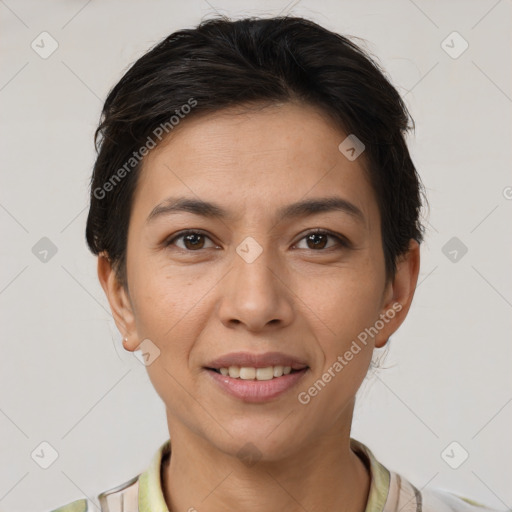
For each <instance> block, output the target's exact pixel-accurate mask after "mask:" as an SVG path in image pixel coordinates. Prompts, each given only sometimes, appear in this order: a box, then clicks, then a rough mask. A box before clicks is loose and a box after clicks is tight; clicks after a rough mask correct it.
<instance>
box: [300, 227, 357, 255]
mask: <svg viewBox="0 0 512 512" xmlns="http://www.w3.org/2000/svg"><path fill="white" fill-rule="evenodd" d="M329 238H331V239H333V240H335V241H336V244H337V245H338V246H341V247H349V243H348V241H347V240H346V239H345V238H343V237H342V236H340V235H334V234H333V233H330V232H329V231H325V230H322V229H316V230H314V231H310V232H309V233H308V234H307V235H306V236H304V237H303V238H301V240H300V241H301V242H302V240H305V241H306V245H307V247H305V249H312V250H314V251H317V250H321V249H326V245H327V243H328V239H329ZM336 244H335V245H334V247H336ZM299 248H300V247H299ZM332 248H333V246H330V247H327V249H332Z"/></svg>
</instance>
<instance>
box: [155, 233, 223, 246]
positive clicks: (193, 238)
mask: <svg viewBox="0 0 512 512" xmlns="http://www.w3.org/2000/svg"><path fill="white" fill-rule="evenodd" d="M178 240H182V241H183V242H182V245H180V244H178V243H175V242H176V241H178ZM207 240H210V239H209V238H208V237H207V236H206V235H204V234H203V233H201V232H199V231H185V232H183V233H181V234H179V235H177V236H175V237H174V238H172V239H171V240H169V241H168V242H166V244H165V245H166V246H171V245H176V247H179V248H180V249H183V250H187V251H197V250H199V249H205V248H207V247H205V243H206V241H207ZM210 242H211V240H210ZM210 247H215V245H214V244H213V243H212V244H211V246H210Z"/></svg>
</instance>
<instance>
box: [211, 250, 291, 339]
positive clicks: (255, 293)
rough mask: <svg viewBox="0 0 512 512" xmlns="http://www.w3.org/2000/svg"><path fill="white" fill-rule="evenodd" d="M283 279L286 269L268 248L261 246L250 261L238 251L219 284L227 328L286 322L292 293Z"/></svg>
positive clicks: (279, 325) (266, 326)
mask: <svg viewBox="0 0 512 512" xmlns="http://www.w3.org/2000/svg"><path fill="white" fill-rule="evenodd" d="M240 254H241V255H242V256H241V255H240ZM286 281H287V279H286V275H285V270H284V269H283V268H282V265H281V264H280V263H279V262H278V261H277V258H276V257H275V255H274V254H273V253H272V251H271V250H270V249H268V248H267V249H263V250H262V252H261V254H259V256H257V258H256V259H254V260H253V261H252V259H251V258H245V257H244V253H243V252H242V251H240V253H238V252H237V253H236V254H235V255H234V260H233V266H232V268H231V270H230V271H229V272H228V274H227V275H226V276H225V278H224V279H223V280H222V281H221V283H219V284H220V287H219V297H220V306H219V309H218V314H219V316H220V319H221V321H222V322H223V323H224V325H225V326H226V327H228V328H232V327H233V326H235V325H239V324H243V325H244V326H245V328H246V329H247V330H249V331H253V332H256V331H261V330H265V329H269V328H270V329H272V328H283V327H285V326H286V325H289V324H290V323H291V322H292V319H293V314H294V310H293V297H294V294H293V292H292V290H291V289H290V287H289V285H288V284H287V282H286Z"/></svg>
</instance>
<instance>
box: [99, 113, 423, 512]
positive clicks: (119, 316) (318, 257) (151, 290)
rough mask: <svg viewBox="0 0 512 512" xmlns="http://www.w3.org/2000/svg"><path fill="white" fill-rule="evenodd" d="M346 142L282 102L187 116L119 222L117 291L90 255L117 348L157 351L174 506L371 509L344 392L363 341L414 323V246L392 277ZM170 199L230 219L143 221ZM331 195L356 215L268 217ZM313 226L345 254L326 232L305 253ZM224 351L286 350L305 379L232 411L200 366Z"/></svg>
mask: <svg viewBox="0 0 512 512" xmlns="http://www.w3.org/2000/svg"><path fill="white" fill-rule="evenodd" d="M345 137H346V134H344V133H343V132H342V131H341V130H340V129H339V128H338V127H337V126H335V125H334V124H333V123H332V122H331V121H329V119H328V118H327V117H326V116H325V115H323V113H322V112H321V111H319V110H317V109H315V108H313V107H311V106H305V105H299V104H293V103H285V104H281V105H275V106H271V107H266V108H258V109H252V110H245V111H234V110H224V111H222V112H219V113H215V114H209V115H206V116H201V117H195V118H191V119H189V120H185V121H183V122H182V123H181V125H179V126H178V128H177V129H175V130H174V131H173V132H172V134H171V136H169V138H168V139H167V140H166V141H165V142H164V143H162V144H160V145H159V146H158V147H157V148H155V149H154V150H152V151H151V152H150V153H149V154H148V155H147V156H146V157H145V160H144V165H143V169H142V171H141V176H140V181H139V183H138V185H137V189H136V194H135V198H134V203H133V209H132V214H131V219H130V223H129V231H128V244H127V283H128V289H124V288H123V287H122V286H120V285H119V283H118V281H117V279H116V275H115V272H114V271H113V269H112V268H111V266H110V263H109V262H108V260H107V258H106V257H104V255H100V257H99V258H98V276H99V279H100V282H101V285H102V287H103V289H104V291H105V293H106V295H107V297H108V300H109V303H110V306H111V309H112V313H113V316H114V319H115V321H116V324H117V326H118V328H119V331H120V332H121V333H122V334H123V336H125V337H127V338H128V341H127V342H125V348H126V349H127V350H130V351H133V350H136V349H137V347H138V346H139V344H140V342H141V341H142V340H144V339H146V338H149V339H150V340H151V341H152V342H153V343H154V344H155V345H156V346H157V347H158V348H159V350H160V356H159V357H158V358H157V359H155V361H154V362H153V363H151V364H150V365H149V366H147V371H148V374H149V377H150V379H151V382H152V383H153V385H154V387H155V390H156V391H157V393H158V394H159V396H160V397H161V398H162V400H163V402H164V403H165V406H166V411H167V421H168V427H169V434H170V436H171V439H172V456H171V458H170V463H169V464H168V465H166V466H165V467H164V468H163V490H164V494H165V498H166V501H167V504H168V507H169V510H171V511H175V512H177V511H186V510H189V508H191V507H194V508H196V509H197V510H200V511H201V512H213V511H218V510H234V509H235V504H236V510H240V509H243V510H246V511H249V512H252V511H254V512H256V511H258V512H260V511H261V510H267V511H280V510H289V511H299V510H300V511H303V510H304V509H306V510H308V511H328V510H344V511H347V512H352V511H353V512H356V511H357V512H361V511H362V510H364V508H365V505H366V502H367V499H368V492H369V488H370V487H369V486H370V478H369V474H368V471H367V469H366V467H365V466H364V464H363V462H362V461H361V459H360V458H359V457H358V456H357V455H356V454H355V453H354V452H353V451H352V450H351V448H350V426H351V421H352V415H353V409H354V404H355V395H356V392H357V390H358V388H359V387H360V385H361V383H362V381H363V379H364V377H365V375H366V373H367V371H368V367H369V363H370V361H371V356H372V352H373V350H374V348H375V347H382V346H384V345H385V344H386V342H387V340H388V338H389V336H390V335H391V334H393V333H394V332H395V331H396V330H397V329H398V327H399V326H400V325H401V323H402V322H403V320H404V319H405V317H406V315H407V312H408V310H409V306H410V304H411V301H412V298H413V295H414V289H415V287H416V283H417V278H418V272H419V262H420V253H419V246H418V244H417V243H416V242H414V241H411V243H410V246H409V251H408V253H407V254H406V255H404V256H403V257H401V258H400V260H399V261H398V270H397V273H396V276H395V277H394V279H393V280H389V281H388V280H386V275H385V267H384V253H383V249H382V238H381V232H380V215H379V210H378V207H377V203H376V197H375V193H374V191H373V189H372V187H371V186H370V183H369V181H368V179H367V175H366V171H365V170H364V159H363V157H359V158H358V159H356V160H355V161H349V160H348V159H347V158H346V157H345V156H344V155H343V154H342V153H341V152H340V151H339V150H338V145H339V144H340V142H341V141H343V140H344V138H345ZM363 155H364V153H363ZM177 195H183V196H187V197H190V198H193V199H198V198H200V199H202V200H206V201H211V202H215V203H217V204H218V205H219V206H222V207H223V208H225V209H227V210H229V211H230V212H232V214H233V217H232V218H230V219H223V220H220V219H217V218H204V217H202V216H199V215H196V214H193V213H190V212H180V213H174V214H170V215H167V216H161V217H158V218H156V219H154V220H153V221H152V222H149V223H148V222H146V218H147V217H148V215H149V214H150V212H151V211H152V209H153V208H154V207H155V206H156V205H158V204H159V203H161V202H162V201H164V199H166V198H167V197H169V196H177ZM333 195H336V196H339V197H342V198H344V199H346V200H347V201H350V202H351V203H352V204H354V205H355V206H357V207H358V208H359V209H360V210H361V212H362V213H363V215H364V220H362V221H358V220H357V219H356V218H355V217H354V216H353V215H350V214H347V213H346V212H343V211H327V212H319V213H315V214H312V215H308V216H303V217H299V218H293V219H287V220H279V219H277V218H276V217H275V215H276V211H277V210H278V209H279V208H281V207H283V206H286V205H288V204H290V203H293V202H296V201H299V200H303V199H309V198H313V197H314V198H321V197H327V196H333ZM315 228H321V229H325V230H329V231H332V232H334V233H335V234H336V233H337V234H340V235H342V236H344V237H346V238H347V239H348V240H349V242H350V246H349V247H344V246H343V245H341V244H340V243H339V242H338V241H337V240H336V239H335V238H332V237H325V236H323V237H322V236H320V237H319V238H317V240H319V241H320V242H321V243H319V245H320V248H316V247H317V246H315V245H314V244H313V243H312V242H309V243H308V239H307V238H305V237H306V235H307V234H308V233H309V231H311V230H312V229H315ZM185 229H199V230H201V231H202V232H203V234H205V237H199V238H198V239H196V241H197V240H198V241H199V244H198V245H199V249H197V248H195V247H197V245H196V246H194V245H193V244H190V243H187V241H186V239H185V238H183V237H182V238H180V239H178V240H175V241H174V243H173V244H171V245H169V246H167V247H166V246H165V244H164V242H165V240H170V239H171V238H172V237H171V235H174V234H176V233H178V232H180V231H182V230H185ZM248 236H251V237H252V238H254V239H255V240H256V241H257V242H258V244H259V245H260V246H261V248H262V253H261V254H260V256H259V257H258V258H257V259H256V260H255V261H253V262H252V263H248V262H246V261H245V260H244V259H243V258H241V257H240V256H239V255H238V254H237V252H236V248H237V246H238V245H239V244H240V243H241V242H242V241H243V240H244V239H245V238H246V237H248ZM322 244H323V245H322ZM396 303H399V304H400V305H401V310H400V311H399V312H397V313H396V315H395V316H394V318H393V319H391V320H389V321H388V322H387V323H385V326H384V327H383V328H382V329H381V330H380V331H379V332H378V334H377V335H376V336H375V337H374V338H369V339H368V343H367V345H366V346H363V345H361V346H362V350H361V351H360V352H359V353H358V354H357V355H355V356H354V358H353V359H352V360H351V361H350V362H349V363H348V364H347V365H346V366H345V367H344V368H343V370H342V371H341V372H339V373H338V374H336V377H335V378H333V379H332V380H331V381H330V382H329V383H328V384H327V385H326V386H325V387H324V388H323V389H322V391H321V392H320V393H318V394H317V396H315V397H313V398H312V399H311V401H310V402H309V403H308V404H307V405H303V404H301V403H299V401H298V399H297V395H298V393H299V392H300V391H305V390H306V391H307V389H308V388H309V387H310V386H311V385H312V384H313V383H314V382H315V381H317V380H318V379H319V378H321V376H322V374H324V373H325V372H326V371H327V370H328V368H329V367H332V365H333V363H334V362H335V361H336V359H337V357H338V356H339V355H343V354H344V353H345V352H346V351H347V350H348V349H349V347H350V346H351V343H352V341H353V340H355V339H356V338H357V335H358V334H359V333H361V332H362V331H364V329H365V328H367V327H370V326H373V325H374V324H375V322H376V321H377V320H378V319H379V318H380V316H379V315H381V314H384V313H386V311H388V310H390V309H392V305H393V304H396ZM235 351H247V352H253V353H258V354H261V353H264V352H267V351H282V352H284V353H286V354H291V355H294V356H296V357H299V358H300V359H303V360H305V361H306V362H307V364H308V366H309V370H308V371H307V373H306V374H305V375H304V376H303V377H302V379H301V381H300V382H299V383H298V385H297V386H296V387H294V388H293V389H292V390H289V391H287V392H286V393H284V394H282V395H281V396H279V397H277V398H275V399H273V400H270V401H268V402H266V403H258V404H254V403H252V404H251V403H246V402H242V401H241V400H239V399H237V398H234V397H231V396H229V395H227V394H225V393H224V392H223V391H221V390H220V388H219V387H218V386H216V385H214V384H213V383H212V380H211V378H210V376H209V375H208V374H207V370H205V369H204V368H203V367H204V366H205V365H206V364H207V363H208V362H210V361H211V360H213V359H214V358H217V357H218V356H220V355H224V354H228V353H230V352H235ZM248 442H250V443H252V445H254V446H255V447H256V448H255V449H254V450H257V456H258V457H259V459H258V460H257V462H256V463H255V464H253V465H249V464H246V463H245V462H244V461H243V460H241V458H239V457H238V456H237V453H238V451H239V450H240V449H241V448H242V447H243V446H245V445H246V444H247V443H248Z"/></svg>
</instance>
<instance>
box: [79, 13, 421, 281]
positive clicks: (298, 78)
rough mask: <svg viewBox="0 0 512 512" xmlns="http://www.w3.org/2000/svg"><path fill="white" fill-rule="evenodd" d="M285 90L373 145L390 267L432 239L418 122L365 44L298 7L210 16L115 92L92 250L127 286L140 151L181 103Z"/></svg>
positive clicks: (265, 99) (202, 109)
mask: <svg viewBox="0 0 512 512" xmlns="http://www.w3.org/2000/svg"><path fill="white" fill-rule="evenodd" d="M286 101H299V102H302V103H304V104H309V105H312V106H316V107H319V108H320V109H321V110H322V111H323V112H324V113H325V114H326V115H327V116H329V117H330V118H331V119H333V120H334V121H335V123H336V125H337V126H339V127H340V129H341V130H342V131H343V132H345V134H347V135H348V134H355V135H356V137H357V138H358V139H359V140H360V141H362V142H363V144H364V145H365V151H364V153H363V155H362V156H363V157H364V162H366V164H367V172H368V174H369V178H370V181H371V184H372V186H373V188H374V190H375V193H376V196H377V201H378V207H379V211H380V216H381V232H382V238H383V251H384V257H385V267H386V276H387V278H388V279H389V278H391V277H393V276H394V275H395V272H396V260H397V258H398V257H399V256H400V255H402V254H405V253H406V252H407V250H408V246H409V241H410V239H415V240H416V241H418V242H419V243H420V242H421V241H422V240H423V232H424V228H423V226H422V224H421V222H420V219H419V215H420V210H421V196H422V194H423V188H422V185H421V181H420V178H419V176H418V175H417V172H416V169H415V167H414V164H413V162H412V160H411V157H410V155H409V151H408V148H407V145H406V142H405V135H406V132H407V131H408V130H409V129H411V128H412V129H414V121H413V120H412V118H411V116H410V115H409V112H408V111H407V108H406V106H405V104H404V102H403V100H402V98H401V97H400V95H399V93H398V92H397V91H396V89H395V88H394V87H393V86H392V85H391V84H390V82H389V81H388V80H387V79H386V77H385V76H384V73H383V71H382V70H381V69H380V68H379V66H378V65H377V64H376V63H375V62H374V61H373V60H372V58H371V57H369V56H368V54H367V53H366V52H365V51H363V50H362V49H361V48H359V47H358V46H357V45H356V44H355V43H353V42H352V41H350V40H349V39H348V38H346V37H344V36H341V35H339V34H336V33H334V32H331V31H329V30H327V29H325V28H323V27H321V26H319V25H317V24H316V23H314V22H312V21H309V20H307V19H304V18H300V17H276V18H270V19H259V18H246V19H241V20H230V19H228V18H226V17H220V18H214V19H210V20H206V21H203V22H202V23H201V24H199V25H198V26H197V28H194V29H184V30H179V31H177V32H174V33H172V34H171V35H169V36H168V37H167V38H165V39H164V40H163V41H161V42H160V43H158V44H157V45H156V46H155V47H153V48H152V49H151V50H150V51H148V52H147V53H146V54H145V55H143V56H142V57H141V58H140V59H139V60H137V61H136V62H135V64H133V65H132V66H131V68H130V69H129V70H128V71H127V72H126V74H125V75H124V76H123V77H122V78H121V80H120V81H119V83H118V84H117V85H116V86H115V87H114V88H113V89H112V90H111V91H110V93H109V95H108V97H107V99H106V101H105V105H104V107H103V111H102V115H101V122H100V125H99V127H98V128H97V130H96V133H95V142H96V148H97V150H98V157H97V160H96V163H95V165H94V170H93V174H92V178H91V190H90V199H91V204H90V210H89V215H88V218H87V227H86V238H87V243H88V245H89V248H90V249H91V251H92V252H93V253H94V254H100V253H104V254H105V255H106V256H107V257H108V258H109V259H110V261H111V263H112V265H113V267H114V268H115V270H116V274H117V277H118V279H119V281H120V282H121V283H122V284H123V285H124V286H127V282H126V245H127V234H128V225H129V220H130V211H131V206H132V202H133V196H134V191H135V188H136V185H137V178H138V175H139V174H140V172H139V171H140V168H141V161H142V159H141V154H144V150H143V148H144V147H146V148H150V147H153V146H154V145H156V144H157V143H158V142H159V141H160V140H162V137H161V136H162V134H163V131H164V130H165V132H166V134H167V133H170V132H171V130H172V128H173V127H174V125H175V124H177V123H176V122H175V121H174V120H173V118H175V119H177V122H178V123H179V122H180V118H184V117H185V116H183V115H181V113H183V114H187V115H186V117H187V119H188V118H189V117H193V116H197V115H198V114H200V113H202V114H205V113H210V112H215V111H219V110H221V109H223V108H226V107H232V106H242V107H243V106H244V105H248V104H252V103H262V104H267V103H268V104H272V103H281V102H286ZM185 107H187V108H185ZM409 120H411V122H412V126H411V125H409ZM184 122H186V119H185V121H184ZM155 139H158V142H157V141H155ZM150 141H151V142H152V144H153V145H152V146H151V145H150ZM340 142H341V140H340Z"/></svg>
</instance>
